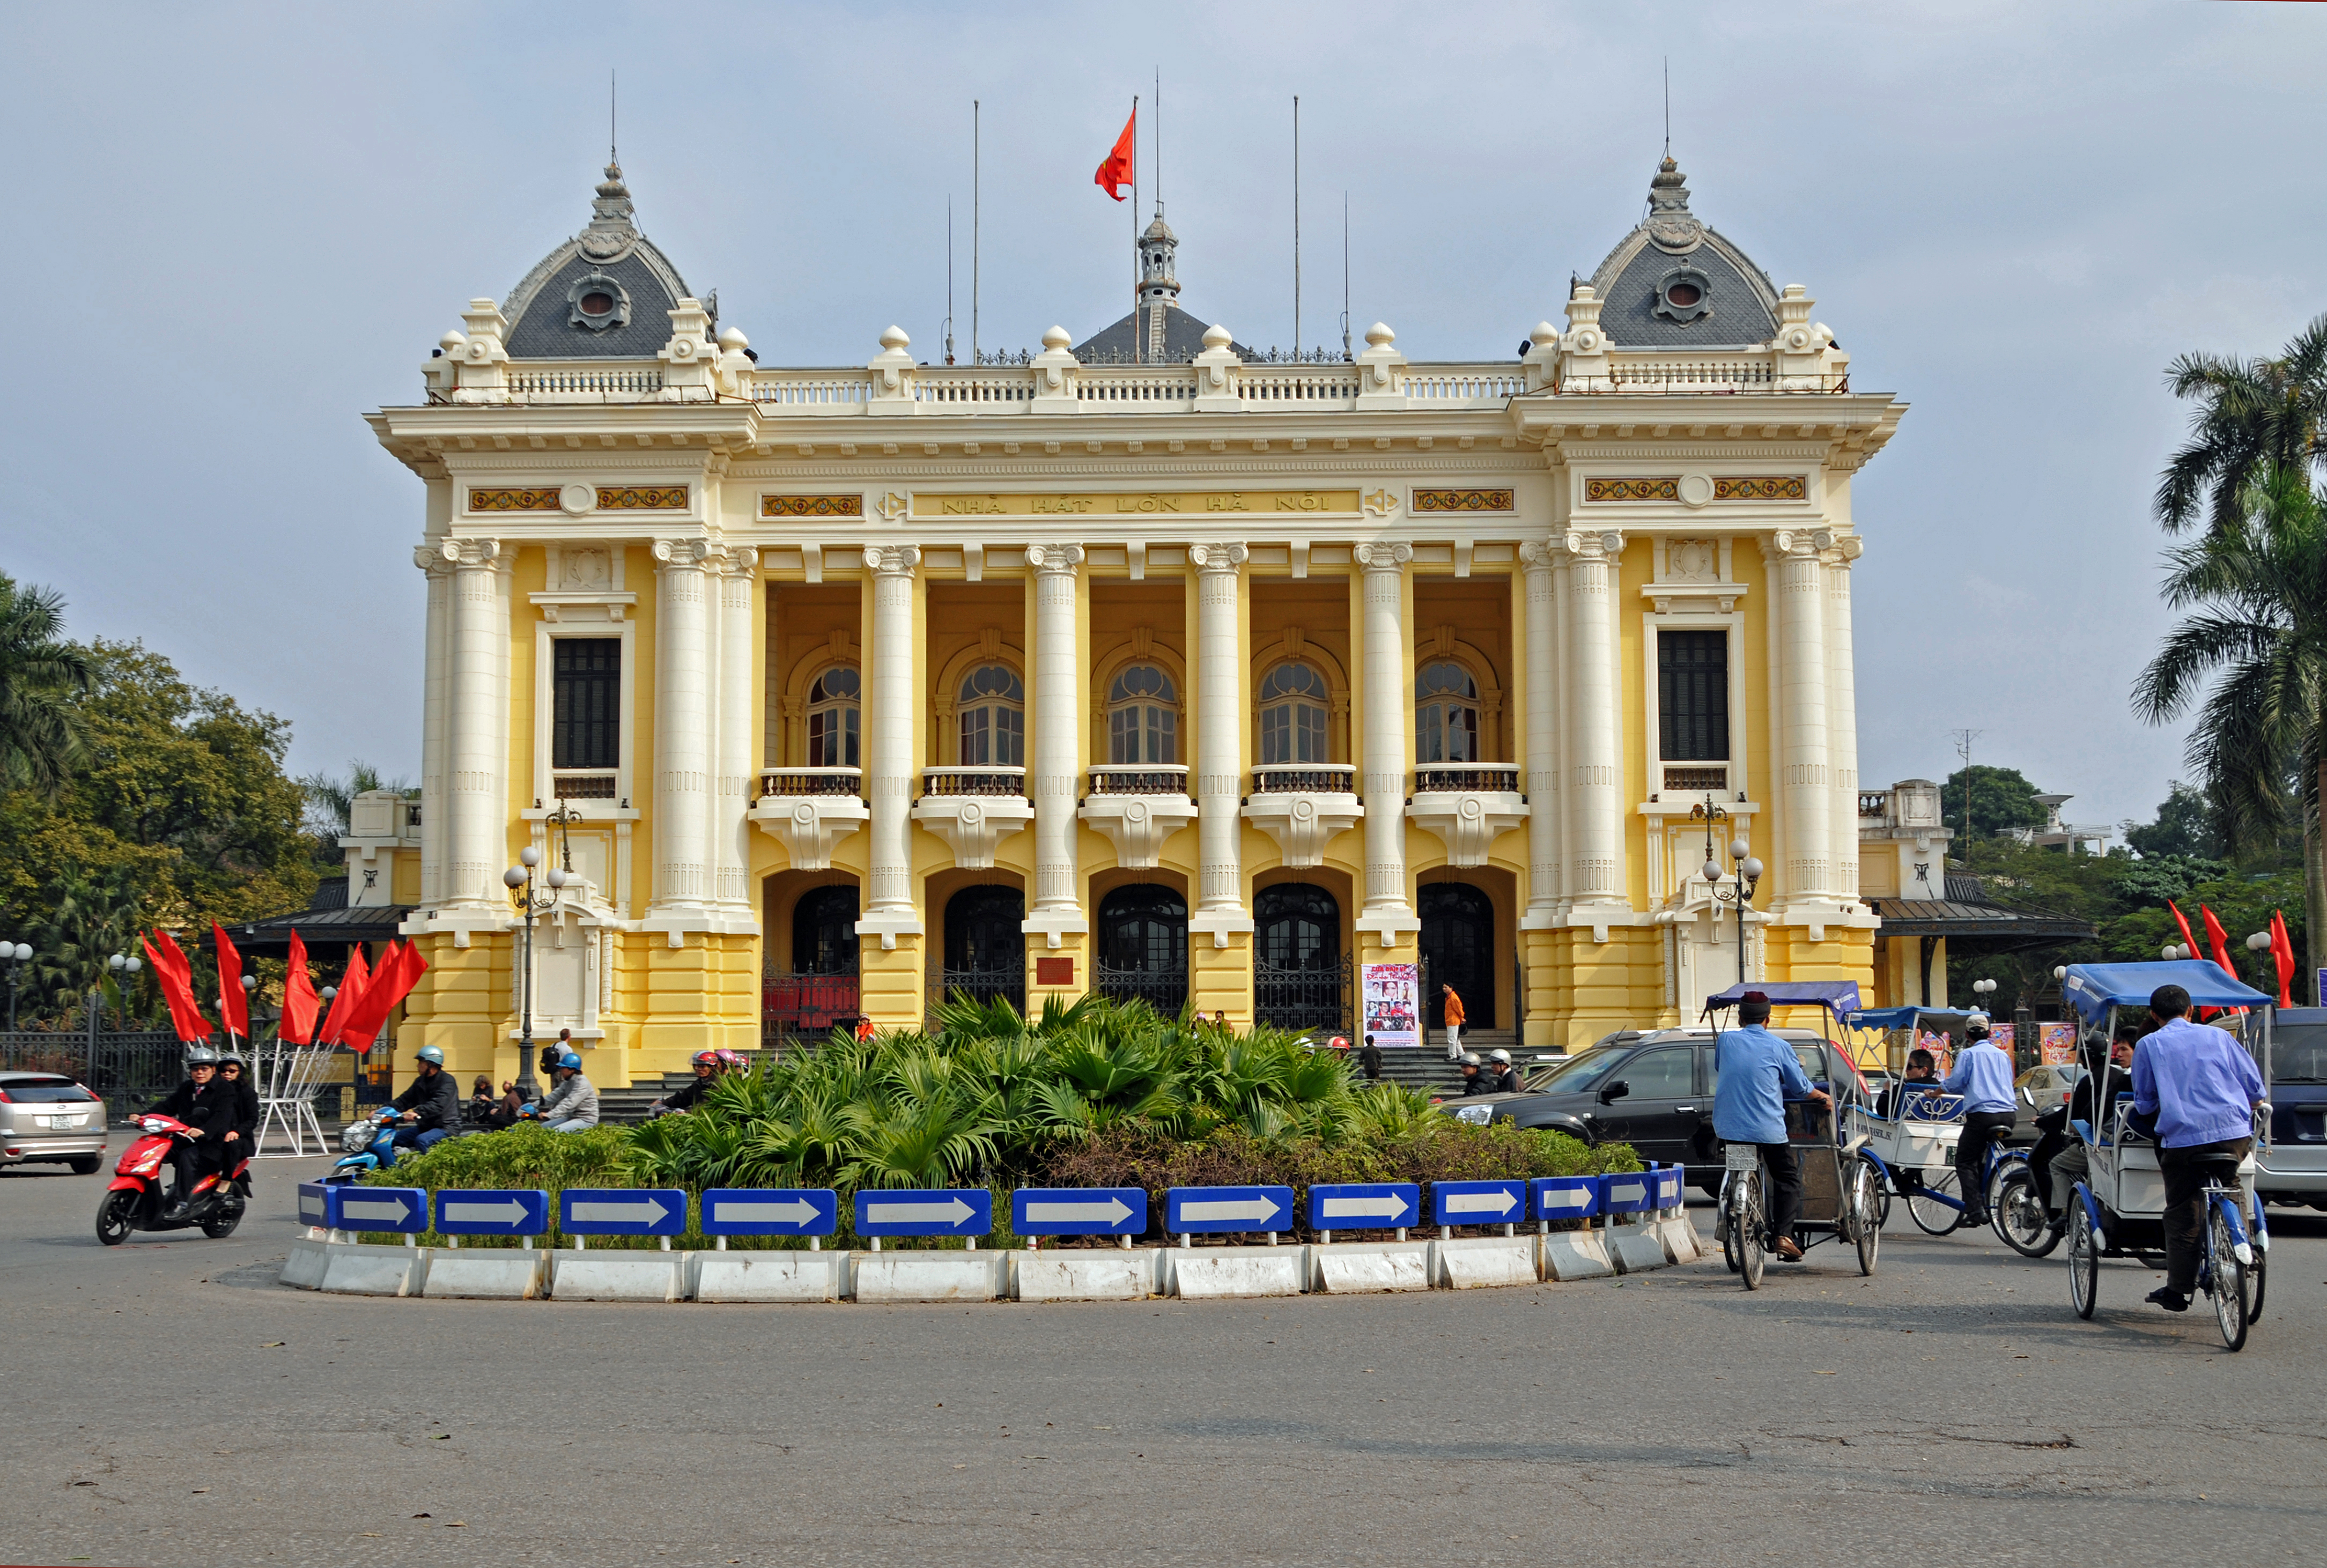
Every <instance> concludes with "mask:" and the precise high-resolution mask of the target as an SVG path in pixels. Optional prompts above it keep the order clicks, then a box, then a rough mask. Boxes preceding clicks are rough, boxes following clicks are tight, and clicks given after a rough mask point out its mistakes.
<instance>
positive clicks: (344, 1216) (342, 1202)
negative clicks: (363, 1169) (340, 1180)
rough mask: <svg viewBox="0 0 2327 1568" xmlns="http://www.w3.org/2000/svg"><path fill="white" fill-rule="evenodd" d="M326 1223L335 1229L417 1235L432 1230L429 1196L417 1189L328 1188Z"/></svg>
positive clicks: (324, 1221) (324, 1209)
mask: <svg viewBox="0 0 2327 1568" xmlns="http://www.w3.org/2000/svg"><path fill="white" fill-rule="evenodd" d="M323 1223H324V1224H325V1225H327V1226H329V1227H331V1228H332V1229H333V1230H395V1231H410V1232H412V1233H414V1234H418V1233H419V1232H421V1231H424V1230H425V1229H427V1228H428V1194H426V1193H425V1192H423V1191H422V1190H420V1189H419V1188H417V1187H342V1186H338V1185H333V1186H330V1187H326V1188H325V1189H324V1190H323Z"/></svg>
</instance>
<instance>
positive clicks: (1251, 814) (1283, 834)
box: [1243, 762, 1366, 868]
mask: <svg viewBox="0 0 2327 1568" xmlns="http://www.w3.org/2000/svg"><path fill="white" fill-rule="evenodd" d="M1243 811H1244V817H1245V820H1246V821H1248V822H1249V823H1251V824H1252V825H1253V826H1255V827H1257V828H1259V829H1260V830H1261V831H1262V832H1263V833H1266V834H1267V835H1268V836H1269V837H1271V838H1273V839H1275V840H1276V847H1277V850H1278V852H1279V853H1280V854H1283V855H1284V856H1285V864H1286V865H1289V866H1294V867H1296V868H1303V867H1308V866H1313V865H1322V864H1323V863H1324V860H1325V846H1326V845H1328V844H1330V843H1332V841H1333V839H1334V838H1336V837H1338V836H1339V835H1341V834H1344V833H1347V832H1349V831H1350V829H1351V828H1353V827H1355V826H1357V825H1358V824H1359V823H1360V821H1362V820H1363V819H1364V817H1365V815H1366V807H1365V803H1364V802H1363V801H1361V800H1360V799H1359V798H1358V792H1357V770H1356V769H1355V768H1353V767H1351V766H1350V765H1349V764H1348V763H1346V762H1303V763H1297V764H1294V765H1290V766H1280V765H1272V766H1267V767H1260V768H1255V769H1254V770H1252V793H1251V794H1249V795H1248V796H1246V797H1245V799H1244V807H1243Z"/></svg>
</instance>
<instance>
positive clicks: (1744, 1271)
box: [1730, 1171, 1770, 1291]
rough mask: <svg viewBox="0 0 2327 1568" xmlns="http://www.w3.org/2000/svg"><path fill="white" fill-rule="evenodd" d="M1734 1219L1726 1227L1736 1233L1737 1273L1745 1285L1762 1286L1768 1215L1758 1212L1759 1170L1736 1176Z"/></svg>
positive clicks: (1760, 1181)
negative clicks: (1736, 1190) (1728, 1226)
mask: <svg viewBox="0 0 2327 1568" xmlns="http://www.w3.org/2000/svg"><path fill="white" fill-rule="evenodd" d="M1737 1185H1738V1190H1739V1191H1738V1204H1737V1215H1736V1218H1734V1220H1733V1221H1732V1222H1731V1225H1730V1228H1731V1229H1732V1230H1734V1231H1735V1232H1736V1233H1737V1273H1738V1274H1739V1276H1740V1277H1741V1278H1743V1280H1744V1282H1745V1288H1746V1289H1747V1290H1749V1291H1757V1290H1760V1289H1761V1288H1762V1265H1763V1264H1765V1263H1767V1262H1768V1261H1769V1257H1768V1252H1767V1248H1768V1246H1769V1237H1768V1230H1769V1225H1770V1220H1769V1216H1768V1215H1766V1214H1764V1213H1763V1212H1762V1173H1761V1172H1760V1171H1749V1172H1747V1173H1746V1174H1745V1175H1743V1176H1742V1177H1740V1178H1739V1179H1738V1183H1737Z"/></svg>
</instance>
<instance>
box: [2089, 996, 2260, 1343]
mask: <svg viewBox="0 0 2327 1568" xmlns="http://www.w3.org/2000/svg"><path fill="white" fill-rule="evenodd" d="M2161 985H2179V986H2181V987H2182V989H2183V990H2185V991H2187V992H2188V993H2189V994H2190V1002H2191V1015H2192V1017H2193V1018H2194V1017H2195V1015H2196V1014H2197V1013H2199V1012H2200V1011H2201V1010H2203V1009H2206V1008H2223V1009H2240V1010H2243V1011H2242V1012H2239V1013H2232V1014H2230V1015H2229V1016H2227V1017H2222V1018H2218V1019H2216V1020H2214V1021H2213V1022H2214V1025H2215V1026H2216V1027H2221V1026H2222V1025H2225V1024H2229V1025H2234V1026H2235V1027H2232V1028H2231V1029H2230V1031H2229V1032H2231V1033H2232V1034H2233V1035H2235V1036H2237V1037H2238V1041H2239V1043H2240V1044H2242V1045H2244V1046H2245V1048H2246V1049H2247V1050H2248V1053H2249V1054H2251V1055H2252V1056H2253V1057H2254V1059H2255V1064H2256V1067H2257V1070H2258V1071H2259V1072H2260V1073H2261V1074H2262V1079H2263V1087H2264V1092H2265V1093H2268V1092H2269V1087H2270V1031H2271V1024H2272V1022H2273V1011H2274V1010H2273V1007H2272V999H2271V998H2270V997H2269V996H2268V995H2266V994H2264V993H2263V992H2260V991H2257V990H2254V989H2252V988H2251V987H2249V986H2247V985H2241V984H2240V983H2239V982H2238V980H2236V979H2235V978H2233V977H2232V976H2231V975H2229V974H2228V973H2226V972H2225V971H2224V970H2223V968H2222V966H2220V965H2219V964H2216V963H2213V962H2211V961H2210V960H2208V959H2202V958H2192V959H2184V960H2182V961H2179V962H2166V963H2154V964H2072V965H2070V966H2069V970H2068V973H2067V975H2065V976H2064V977H2063V978H2062V980H2061V994H2062V995H2063V996H2065V997H2066V998H2067V999H2068V1001H2069V1002H2070V1003H2071V1004H2072V1005H2073V1006H2074V1007H2075V1008H2076V1010H2077V1013H2078V1015H2079V1018H2080V1019H2081V1020H2082V1021H2083V1022H2084V1023H2085V1024H2086V1025H2087V1026H2088V1027H2089V1028H2097V1029H2098V1031H2099V1033H2100V1038H2101V1039H2102V1040H2104V1041H2106V1040H2107V1039H2109V1038H2110V1037H2111V1036H2112V1035H2114V1034H2115V1033H2116V1031H2117V1015H2118V1013H2120V1012H2123V1013H2129V1014H2135V1015H2139V1014H2142V1013H2146V1011H2147V1010H2148V1006H2149V997H2150V994H2151V993H2152V992H2154V991H2155V990H2156V989H2157V988H2158V987H2159V986H2161ZM2140 1049H2141V1048H2140V1047H2138V1046H2136V1047H2135V1050H2136V1051H2138V1050H2140ZM2098 1056H2099V1062H2098V1065H2097V1066H2095V1067H2093V1069H2092V1070H2093V1071H2094V1072H2095V1074H2096V1075H2097V1076H2098V1082H2097V1084H2096V1086H2095V1088H2094V1093H2093V1100H2092V1103H2093V1108H2094V1120H2092V1121H2091V1122H2086V1121H2083V1120H2077V1121H2073V1122H2071V1123H2070V1126H2071V1127H2072V1128H2073V1129H2074V1131H2075V1135H2076V1138H2077V1141H2078V1143H2079V1144H2081V1145H2082V1146H2083V1148H2084V1150H2085V1160H2086V1176H2085V1179H2084V1180H2083V1181H2079V1182H2078V1183H2077V1184H2076V1185H2075V1187H2074V1188H2072V1189H2071V1190H2070V1194H2069V1198H2068V1201H2067V1208H2068V1220H2069V1300H2070V1304H2071V1305H2073V1306H2074V1307H2075V1308H2076V1309H2077V1316H2079V1317H2080V1318H2089V1317H2091V1316H2092V1315H2093V1309H2094V1307H2095V1306H2096V1305H2097V1304H2098V1296H2099V1293H2100V1277H2101V1260H2102V1259H2103V1258H2110V1257H2147V1256H2150V1255H2154V1254H2157V1253H2161V1252H2163V1250H2164V1246H2165V1227H2164V1223H2163V1221H2164V1212H2165V1178H2164V1175H2163V1172H2162V1171H2160V1170H2159V1169H2158V1163H2157V1143H2156V1140H2155V1139H2154V1138H2153V1137H2151V1136H2150V1135H2148V1134H2145V1133H2144V1132H2142V1131H2141V1130H2140V1129H2139V1128H2138V1127H2136V1126H2135V1124H2134V1115H2133V1085H2132V1082H2131V1079H2130V1075H2129V1073H2128V1072H2127V1070H2126V1069H2123V1068H2119V1067H2117V1066H2116V1065H2115V1064H2114V1063H2113V1062H2112V1061H2111V1060H2110V1059H2109V1056H2108V1053H2107V1050H2102V1051H2100V1052H2098ZM2269 1126H2270V1117H2269V1112H2268V1109H2267V1107H2266V1108H2265V1109H2264V1110H2262V1111H2260V1112H2258V1113H2257V1117H2256V1140H2257V1146H2259V1145H2260V1144H2261V1143H2263V1142H2264V1141H2265V1140H2266V1139H2267V1138H2268V1136H2269ZM2213 1164H2214V1165H2215V1167H2216V1168H2215V1169H2210V1170H2209V1171H2207V1172H2206V1181H2205V1187H2204V1190H2203V1198H2204V1200H2205V1215H2204V1223H2203V1227H2202V1228H2201V1232H2200V1248H2201V1251H2200V1255H2199V1263H2198V1288H2199V1291H2200V1293H2201V1294H2203V1295H2206V1296H2208V1297H2210V1298H2211V1299H2212V1301H2213V1303H2214V1320H2215V1322H2216V1324H2217V1325H2218V1326H2219V1327H2220V1330H2221V1334H2222V1342H2223V1343H2224V1344H2225V1345H2228V1346H2229V1348H2230V1349H2233V1350H2236V1349H2241V1348H2243V1347H2244V1346H2245V1344H2246V1342H2247V1328H2248V1325H2249V1324H2250V1323H2252V1322H2253V1321H2255V1320H2256V1319H2257V1318H2259V1317H2260V1316H2262V1302H2263V1287H2264V1283H2265V1281H2266V1265H2267V1264H2268V1261H2269V1255H2270V1232H2269V1230H2268V1228H2267V1227H2266V1226H2265V1225H2264V1223H2263V1215H2262V1200H2261V1199H2259V1198H2258V1197H2257V1196H2256V1194H2255V1185H2254V1179H2255V1159H2254V1155H2253V1154H2252V1153H2248V1155H2247V1156H2246V1157H2245V1158H2244V1159H2241V1160H2237V1161H2232V1160H2230V1159H2228V1158H2224V1159H2222V1160H2220V1161H2219V1162H2213Z"/></svg>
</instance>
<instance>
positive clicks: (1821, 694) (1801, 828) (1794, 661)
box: [1766, 529, 1856, 909]
mask: <svg viewBox="0 0 2327 1568" xmlns="http://www.w3.org/2000/svg"><path fill="white" fill-rule="evenodd" d="M1832 543H1833V537H1832V536H1831V535H1828V534H1827V533H1825V532H1824V530H1820V531H1818V532H1817V533H1795V532H1793V531H1791V530H1785V529H1781V530H1780V531H1779V532H1778V533H1775V534H1773V535H1771V537H1770V543H1769V545H1768V546H1767V547H1766V557H1767V559H1768V560H1769V562H1770V575H1771V579H1772V581H1774V582H1775V583H1776V584H1777V590H1778V592H1777V600H1778V606H1777V611H1778V694H1779V700H1780V703H1781V704H1782V705H1783V708H1784V712H1783V714H1782V715H1781V717H1780V721H1779V726H1778V756H1777V764H1778V765H1777V774H1778V777H1779V779H1780V781H1781V784H1782V788H1783V790H1784V810H1785V821H1786V842H1785V856H1786V862H1785V874H1784V876H1782V877H1781V878H1780V879H1779V882H1778V890H1779V891H1778V901H1777V907H1779V908H1780V909H1782V908H1785V907H1786V906H1788V905H1791V904H1795V903H1799V902H1802V901H1811V900H1817V899H1819V898H1821V897H1823V896H1825V895H1827V894H1828V893H1829V892H1831V891H1832V889H1831V888H1830V886H1829V885H1828V884H1829V883H1830V882H1832V880H1833V864H1834V859H1833V847H1834V846H1833V837H1832V834H1831V831H1830V825H1831V823H1832V821H1833V818H1834V812H1833V803H1834V802H1833V792H1834V780H1833V777H1832V771H1831V769H1830V768H1829V766H1828V761H1827V758H1828V751H1827V748H1828V745H1829V743H1830V742H1829V740H1828V736H1827V639H1826V618H1827V609H1826V571H1825V567H1824V565H1823V564H1822V563H1821V562H1820V561H1819V559H1818V555H1819V552H1820V551H1821V550H1822V549H1824V548H1826V547H1827V546H1830V545H1831V544H1832ZM1855 821H1856V814H1855V812H1854V813H1853V823H1854V825H1855Z"/></svg>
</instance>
